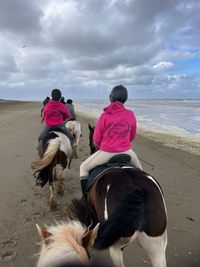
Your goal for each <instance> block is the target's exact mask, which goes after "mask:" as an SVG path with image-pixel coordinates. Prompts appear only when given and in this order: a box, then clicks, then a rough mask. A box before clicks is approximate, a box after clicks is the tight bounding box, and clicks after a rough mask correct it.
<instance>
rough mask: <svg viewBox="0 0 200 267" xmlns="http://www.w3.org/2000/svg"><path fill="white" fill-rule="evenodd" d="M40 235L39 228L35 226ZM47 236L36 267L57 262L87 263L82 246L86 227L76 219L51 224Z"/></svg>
mask: <svg viewBox="0 0 200 267" xmlns="http://www.w3.org/2000/svg"><path fill="white" fill-rule="evenodd" d="M37 228H38V231H39V233H40V235H42V233H41V228H40V227H39V226H37ZM47 231H48V232H47V233H48V237H46V239H45V240H44V236H43V237H42V239H43V244H42V248H41V252H40V258H39V260H38V263H37V267H47V266H53V265H54V264H55V265H56V264H58V263H69V262H80V263H87V262H88V255H87V252H86V250H85V248H84V247H83V246H82V238H83V236H84V234H85V233H86V228H85V227H83V225H82V224H81V223H79V222H78V221H70V222H67V223H60V224H58V225H56V226H51V227H49V228H48V229H47Z"/></svg>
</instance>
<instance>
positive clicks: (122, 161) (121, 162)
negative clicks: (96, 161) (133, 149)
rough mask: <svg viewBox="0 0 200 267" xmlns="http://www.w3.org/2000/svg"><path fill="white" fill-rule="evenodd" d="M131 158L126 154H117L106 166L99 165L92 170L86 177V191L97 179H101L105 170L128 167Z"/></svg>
mask: <svg viewBox="0 0 200 267" xmlns="http://www.w3.org/2000/svg"><path fill="white" fill-rule="evenodd" d="M130 161H131V157H130V156H129V155H127V154H119V155H115V156H113V157H112V158H111V159H110V160H109V161H108V162H107V163H106V164H103V165H100V166H97V167H95V168H94V169H92V170H91V171H90V173H89V176H88V183H87V187H86V191H88V190H89V189H90V187H91V186H92V185H93V183H94V182H95V181H96V179H97V178H99V177H101V176H102V175H103V174H104V173H105V172H107V170H109V169H111V168H115V167H116V168H121V167H124V166H130Z"/></svg>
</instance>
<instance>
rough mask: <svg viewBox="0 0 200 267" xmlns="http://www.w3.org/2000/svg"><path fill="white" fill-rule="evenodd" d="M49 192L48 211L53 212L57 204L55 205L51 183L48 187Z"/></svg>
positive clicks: (53, 189)
mask: <svg viewBox="0 0 200 267" xmlns="http://www.w3.org/2000/svg"><path fill="white" fill-rule="evenodd" d="M49 190H50V200H49V206H50V210H55V208H56V204H57V203H56V196H55V188H54V184H53V183H51V184H50V185H49Z"/></svg>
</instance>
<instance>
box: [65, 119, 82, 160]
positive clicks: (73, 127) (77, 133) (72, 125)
mask: <svg viewBox="0 0 200 267" xmlns="http://www.w3.org/2000/svg"><path fill="white" fill-rule="evenodd" d="M65 126H66V127H67V128H68V129H69V131H70V132H71V133H72V134H73V136H74V156H75V158H78V147H79V142H80V137H81V136H82V129H81V124H80V122H79V121H77V120H69V121H67V122H66V124H65Z"/></svg>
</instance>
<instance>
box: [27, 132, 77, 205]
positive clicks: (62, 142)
mask: <svg viewBox="0 0 200 267" xmlns="http://www.w3.org/2000/svg"><path fill="white" fill-rule="evenodd" d="M38 154H39V156H40V159H38V160H36V161H34V162H33V163H32V169H33V170H34V171H35V175H37V177H36V178H37V181H38V182H39V183H40V185H41V186H44V185H45V184H46V183H47V182H49V189H50V201H49V202H50V209H52V210H53V209H55V207H56V194H57V193H58V194H63V193H64V177H65V175H66V173H65V172H66V169H67V168H68V167H69V166H70V163H71V157H72V147H71V143H70V141H69V139H68V137H67V136H66V135H65V134H63V133H61V132H58V131H51V132H49V133H48V134H47V135H46V136H45V137H44V138H43V139H42V140H41V141H40V143H39V145H38Z"/></svg>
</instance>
